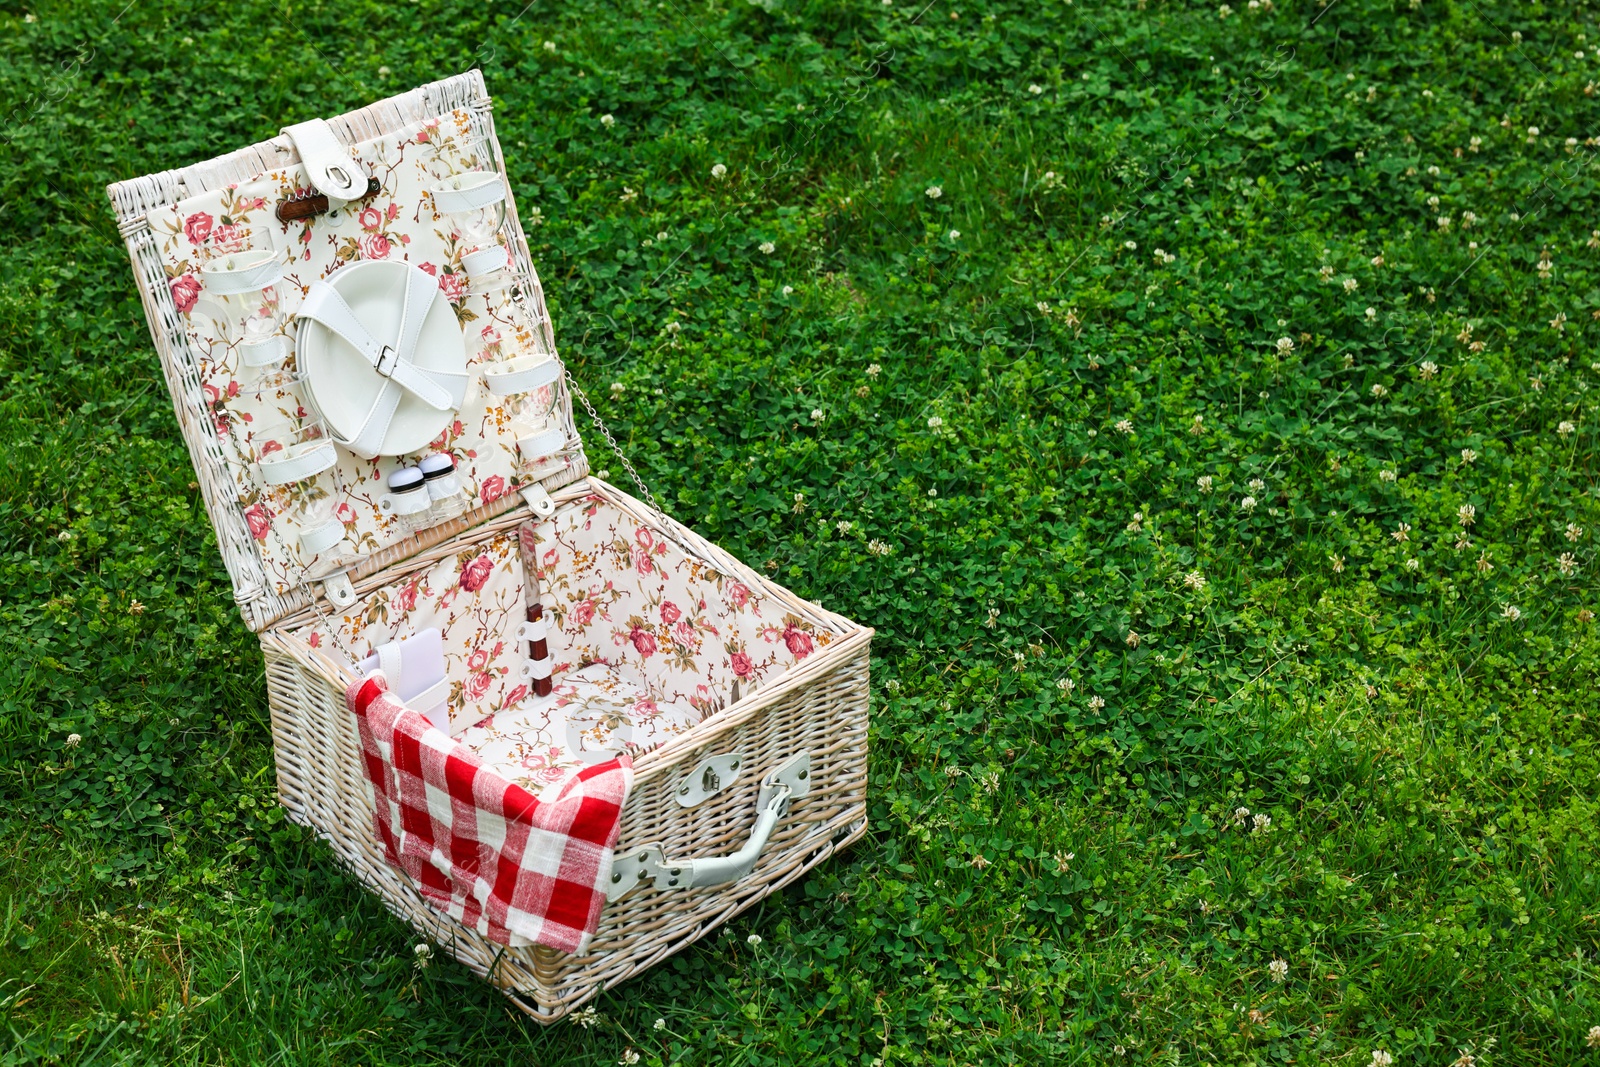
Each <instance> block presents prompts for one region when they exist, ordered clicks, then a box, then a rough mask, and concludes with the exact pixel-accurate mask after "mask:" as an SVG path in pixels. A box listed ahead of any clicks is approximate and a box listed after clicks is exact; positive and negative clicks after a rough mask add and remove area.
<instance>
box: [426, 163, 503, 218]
mask: <svg viewBox="0 0 1600 1067" xmlns="http://www.w3.org/2000/svg"><path fill="white" fill-rule="evenodd" d="M457 184H459V185H460V186H462V188H454V186H456V185H457ZM428 192H429V193H431V194H432V195H433V206H434V209H435V210H437V211H438V212H439V214H441V215H454V214H456V213H457V212H461V211H473V210H475V209H477V208H480V207H488V206H489V205H490V204H498V203H499V202H500V201H502V200H504V199H505V198H506V183H505V182H504V181H502V180H501V178H500V175H498V174H495V173H493V172H491V171H486V170H485V171H477V172H475V173H473V174H463V175H461V177H459V178H450V179H447V180H445V181H442V182H440V183H438V184H437V185H435V186H434V187H433V188H432V189H429V190H428Z"/></svg>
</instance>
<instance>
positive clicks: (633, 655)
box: [296, 495, 834, 789]
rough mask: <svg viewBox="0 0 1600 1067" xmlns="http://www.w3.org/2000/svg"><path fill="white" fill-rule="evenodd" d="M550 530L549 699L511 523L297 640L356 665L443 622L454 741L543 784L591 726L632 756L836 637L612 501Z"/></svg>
mask: <svg viewBox="0 0 1600 1067" xmlns="http://www.w3.org/2000/svg"><path fill="white" fill-rule="evenodd" d="M538 532H539V557H538V558H539V563H538V578H539V587H540V591H541V594H542V600H543V602H544V604H545V616H546V618H547V619H549V620H550V627H549V640H548V645H549V651H550V656H551V658H552V660H553V661H554V669H555V678H554V680H555V683H556V692H555V694H554V695H553V697H551V698H546V699H544V700H536V699H535V698H532V697H531V696H530V694H529V691H528V686H527V683H526V682H525V681H524V680H523V679H522V677H521V669H522V665H523V664H524V663H525V662H526V661H527V645H526V642H524V641H521V640H518V639H517V637H516V628H517V625H518V624H519V623H520V622H521V621H522V619H523V618H524V614H525V612H524V607H523V604H524V601H523V578H524V575H523V570H522V564H521V559H520V553H519V549H518V544H517V537H516V531H515V530H514V529H513V530H510V531H507V532H503V533H497V534H492V535H490V536H487V537H484V538H481V539H479V540H477V541H474V542H469V543H465V544H463V545H462V546H461V547H460V550H459V551H458V552H456V553H455V554H454V555H452V556H448V557H446V558H445V559H442V560H439V561H438V562H435V563H432V564H429V565H427V566H424V567H421V568H419V569H418V570H417V571H415V572H413V573H412V574H410V575H408V576H407V577H406V578H405V579H404V580H402V581H399V582H396V583H394V584H391V585H388V586H385V587H383V588H380V589H377V590H375V591H373V592H372V593H371V594H369V595H368V596H366V597H365V598H363V599H362V600H359V601H358V602H357V603H356V604H355V605H353V606H352V607H351V608H350V609H348V610H347V611H346V612H345V613H344V614H343V615H340V616H334V617H329V618H328V619H325V620H319V621H317V622H315V623H312V624H309V625H308V626H306V627H303V628H302V629H300V630H299V631H297V632H296V636H298V637H300V638H301V639H302V640H305V641H307V642H308V643H310V644H311V645H312V646H313V647H317V648H321V649H324V650H329V651H337V652H339V653H342V654H343V655H344V656H345V657H346V658H347V659H348V660H349V661H350V662H351V663H352V664H353V663H355V662H357V661H359V660H361V659H363V658H365V657H366V656H367V655H369V654H370V653H371V652H372V650H373V649H374V648H375V647H376V646H378V645H380V644H383V643H385V642H387V641H392V640H396V639H398V638H399V637H401V636H403V635H405V634H409V633H412V632H415V631H417V630H421V629H425V628H427V627H430V626H436V627H438V628H439V631H440V633H441V635H442V637H443V640H444V659H445V670H446V674H447V676H448V678H449V679H450V723H451V731H450V732H451V734H452V735H454V736H457V737H463V738H464V739H468V740H469V743H470V744H473V745H474V747H475V748H476V747H479V746H480V745H481V746H483V747H481V748H480V749H479V751H480V752H483V753H484V756H485V759H486V760H489V761H490V762H492V763H495V764H496V765H497V766H501V767H502V768H504V767H505V766H514V767H515V768H520V773H517V774H514V775H513V777H518V778H520V779H523V780H524V781H534V782H536V784H538V786H539V787H540V788H543V786H544V785H545V784H546V783H547V782H548V781H553V780H558V779H559V778H560V777H561V776H563V775H565V774H566V773H567V772H569V771H571V770H575V769H576V768H578V767H579V766H581V765H582V761H581V753H579V752H578V751H575V749H576V748H577V747H578V746H577V745H575V744H574V743H573V742H574V740H575V739H576V738H577V735H578V734H582V735H583V740H580V741H579V744H582V745H585V746H587V745H588V744H590V743H592V744H595V745H597V746H598V745H603V744H605V743H606V742H607V741H608V740H609V736H610V733H611V732H612V731H613V730H618V729H621V730H622V731H623V734H622V736H623V738H624V739H625V740H627V741H628V742H629V743H630V744H631V745H632V746H633V747H634V748H635V749H648V748H652V747H655V746H656V745H659V744H661V743H662V742H663V741H665V740H667V739H668V738H669V737H671V736H672V735H673V734H676V733H679V732H681V731H683V730H686V729H688V728H690V727H692V726H694V725H695V724H696V723H699V722H701V721H703V720H704V719H706V718H707V717H709V716H711V715H714V714H716V713H717V712H718V711H721V710H722V709H723V708H725V707H727V706H728V705H729V704H731V703H733V702H735V701H737V700H739V699H741V698H742V697H744V696H746V695H748V694H750V693H752V692H754V691H756V690H757V689H759V688H761V687H762V686H764V685H766V684H769V683H770V682H772V681H773V680H775V679H776V678H778V677H780V676H781V675H782V674H783V672H784V671H785V670H787V669H789V668H790V667H792V666H793V665H795V664H796V663H799V662H800V661H801V660H803V659H805V658H806V657H808V656H810V655H812V654H814V653H815V652H816V650H817V649H819V648H821V647H824V646H826V645H827V644H828V643H829V642H830V641H831V640H832V639H833V637H834V635H833V634H832V633H831V632H829V631H828V630H827V629H825V628H821V627H818V626H816V625H815V624H814V623H812V622H811V621H810V620H808V619H804V618H802V617H800V616H798V615H796V614H794V613H793V612H790V611H788V610H786V609H785V608H784V606H783V605H781V604H779V603H777V602H776V601H774V600H772V599H771V598H770V597H768V596H766V595H764V594H763V593H761V592H759V591H758V590H755V589H752V588H750V587H749V586H748V585H746V584H745V583H744V582H742V581H740V580H738V579H737V578H736V577H734V576H731V575H725V574H723V573H721V572H720V571H718V570H716V569H715V568H713V567H711V566H710V565H709V564H708V563H706V562H705V561H704V560H702V559H700V558H698V557H696V556H693V555H691V554H689V553H688V552H686V551H684V550H683V549H682V548H680V547H679V546H678V545H676V544H675V543H673V542H671V541H668V540H666V539H665V538H664V537H662V536H661V535H660V534H658V533H657V532H655V531H654V530H652V529H651V528H650V527H648V526H645V525H642V524H641V523H639V522H638V521H637V520H635V519H633V518H632V517H631V516H630V515H629V514H628V513H627V512H625V511H623V510H622V509H621V508H619V507H617V506H616V505H615V504H613V503H611V502H610V501H609V500H607V499H606V498H604V497H602V496H599V495H591V496H587V497H584V498H582V499H580V500H578V501H576V502H574V503H570V504H567V505H564V506H563V507H562V508H560V509H558V511H557V512H556V514H555V515H554V516H553V517H552V518H551V519H550V521H548V522H545V523H542V524H541V525H540V526H539V531H538ZM569 723H571V724H573V725H574V728H575V731H576V732H575V733H573V734H569V730H568V726H569ZM508 773H510V772H508ZM529 788H530V789H532V788H533V786H532V785H530V786H529Z"/></svg>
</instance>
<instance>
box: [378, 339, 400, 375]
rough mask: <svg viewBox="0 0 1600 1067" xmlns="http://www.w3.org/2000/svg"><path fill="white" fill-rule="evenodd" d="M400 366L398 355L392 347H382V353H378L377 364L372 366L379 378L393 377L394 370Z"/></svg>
mask: <svg viewBox="0 0 1600 1067" xmlns="http://www.w3.org/2000/svg"><path fill="white" fill-rule="evenodd" d="M399 364H400V353H398V352H396V351H395V350H394V346H393V345H384V346H383V351H382V352H379V353H378V362H377V363H375V364H373V366H374V368H375V369H376V370H377V372H378V376H379V377H380V378H392V377H394V369H395V367H397V366H399Z"/></svg>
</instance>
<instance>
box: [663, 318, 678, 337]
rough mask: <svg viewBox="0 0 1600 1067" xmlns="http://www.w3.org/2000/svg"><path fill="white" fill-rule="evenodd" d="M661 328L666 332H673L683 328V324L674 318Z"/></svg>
mask: <svg viewBox="0 0 1600 1067" xmlns="http://www.w3.org/2000/svg"><path fill="white" fill-rule="evenodd" d="M662 329H664V330H666V331H667V332H668V333H672V334H675V333H677V332H678V331H679V330H682V329H683V325H682V324H681V323H679V322H678V321H676V320H674V321H672V322H669V323H667V324H666V325H665V326H663V327H662Z"/></svg>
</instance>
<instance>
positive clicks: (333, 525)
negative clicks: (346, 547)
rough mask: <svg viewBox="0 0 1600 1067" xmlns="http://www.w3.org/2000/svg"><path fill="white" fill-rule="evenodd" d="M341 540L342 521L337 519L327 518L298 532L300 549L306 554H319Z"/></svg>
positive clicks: (342, 538)
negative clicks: (325, 520)
mask: <svg viewBox="0 0 1600 1067" xmlns="http://www.w3.org/2000/svg"><path fill="white" fill-rule="evenodd" d="M343 540H344V523H342V522H340V521H339V520H338V519H329V520H328V521H327V522H324V523H321V524H319V525H317V526H313V527H312V528H311V529H309V530H302V531H301V532H300V550H301V551H302V552H305V553H307V554H308V555H312V556H320V555H322V553H324V552H326V551H328V549H330V548H332V547H333V546H334V545H336V544H338V543H339V542H340V541H343Z"/></svg>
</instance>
